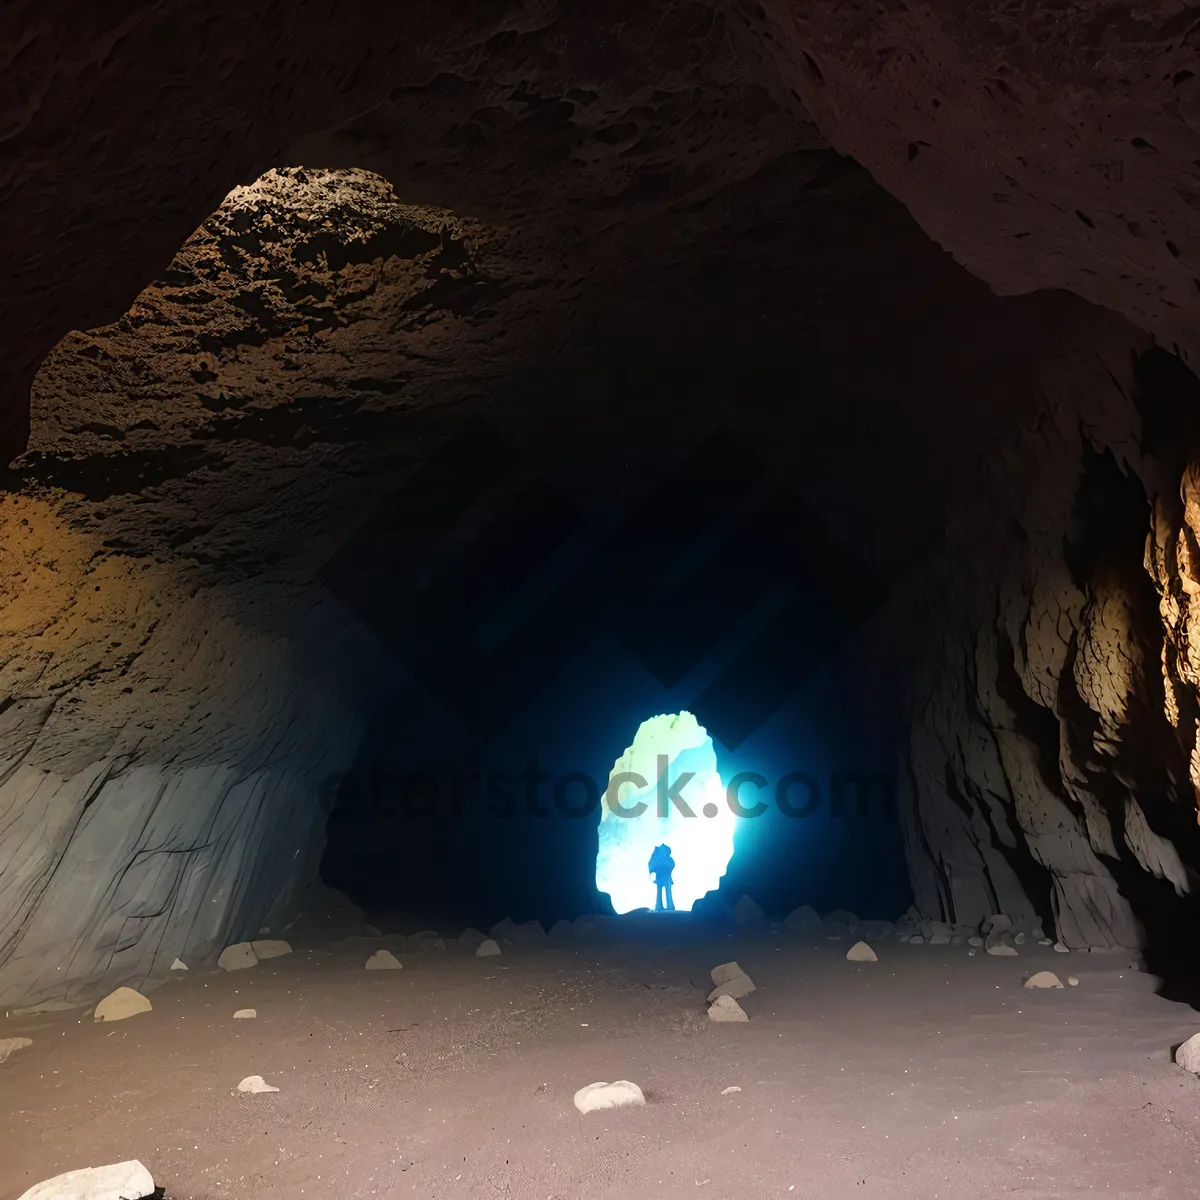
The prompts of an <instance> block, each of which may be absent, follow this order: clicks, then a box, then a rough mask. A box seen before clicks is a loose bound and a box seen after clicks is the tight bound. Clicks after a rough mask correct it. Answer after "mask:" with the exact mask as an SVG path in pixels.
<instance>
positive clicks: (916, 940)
mask: <svg viewBox="0 0 1200 1200" xmlns="http://www.w3.org/2000/svg"><path fill="white" fill-rule="evenodd" d="M908 944H909V945H910V946H923V945H925V939H924V938H923V937H922V936H921V935H920V934H919V933H914V934H913V935H912V936H911V937H910V938H909V939H908Z"/></svg>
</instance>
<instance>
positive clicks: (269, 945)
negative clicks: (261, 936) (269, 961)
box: [250, 938, 292, 962]
mask: <svg viewBox="0 0 1200 1200" xmlns="http://www.w3.org/2000/svg"><path fill="white" fill-rule="evenodd" d="M250 949H251V950H253V951H254V957H255V958H257V959H258V960H259V961H260V962H261V961H262V960H263V959H265V958H282V957H283V956H284V955H285V954H291V952H292V945H291V943H290V942H285V941H283V940H282V939H281V938H273V939H269V940H267V941H257V942H251V943H250Z"/></svg>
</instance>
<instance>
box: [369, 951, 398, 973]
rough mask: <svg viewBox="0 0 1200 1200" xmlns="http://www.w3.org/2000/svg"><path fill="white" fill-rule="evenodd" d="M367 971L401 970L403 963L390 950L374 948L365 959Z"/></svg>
mask: <svg viewBox="0 0 1200 1200" xmlns="http://www.w3.org/2000/svg"><path fill="white" fill-rule="evenodd" d="M366 969H367V970H368V971H403V970H404V964H403V963H402V962H401V961H400V960H399V959H398V958H397V957H396V956H395V955H394V954H393V953H392V952H391V951H390V950H376V951H375V953H374V954H372V955H371V957H370V958H368V959H367V964H366Z"/></svg>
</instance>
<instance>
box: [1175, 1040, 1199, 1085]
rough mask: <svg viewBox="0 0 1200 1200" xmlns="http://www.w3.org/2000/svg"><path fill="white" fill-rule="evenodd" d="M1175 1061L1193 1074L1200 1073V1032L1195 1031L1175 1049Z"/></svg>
mask: <svg viewBox="0 0 1200 1200" xmlns="http://www.w3.org/2000/svg"><path fill="white" fill-rule="evenodd" d="M1175 1061H1176V1062H1177V1063H1178V1064H1179V1065H1180V1066H1181V1067H1182V1068H1183V1069H1184V1070H1185V1071H1191V1073H1192V1074H1193V1075H1200V1033H1193V1034H1192V1036H1191V1037H1190V1038H1188V1040H1187V1041H1186V1042H1184V1043H1183V1045H1181V1046H1180V1047H1179V1049H1178V1050H1176V1051H1175Z"/></svg>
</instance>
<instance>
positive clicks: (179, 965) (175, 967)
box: [171, 958, 188, 971]
mask: <svg viewBox="0 0 1200 1200" xmlns="http://www.w3.org/2000/svg"><path fill="white" fill-rule="evenodd" d="M187 969H188V967H187V963H185V962H184V961H183V959H182V958H177V959H176V960H175V961H174V962H173V963H172V964H171V970H172V971H186V970H187Z"/></svg>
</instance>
